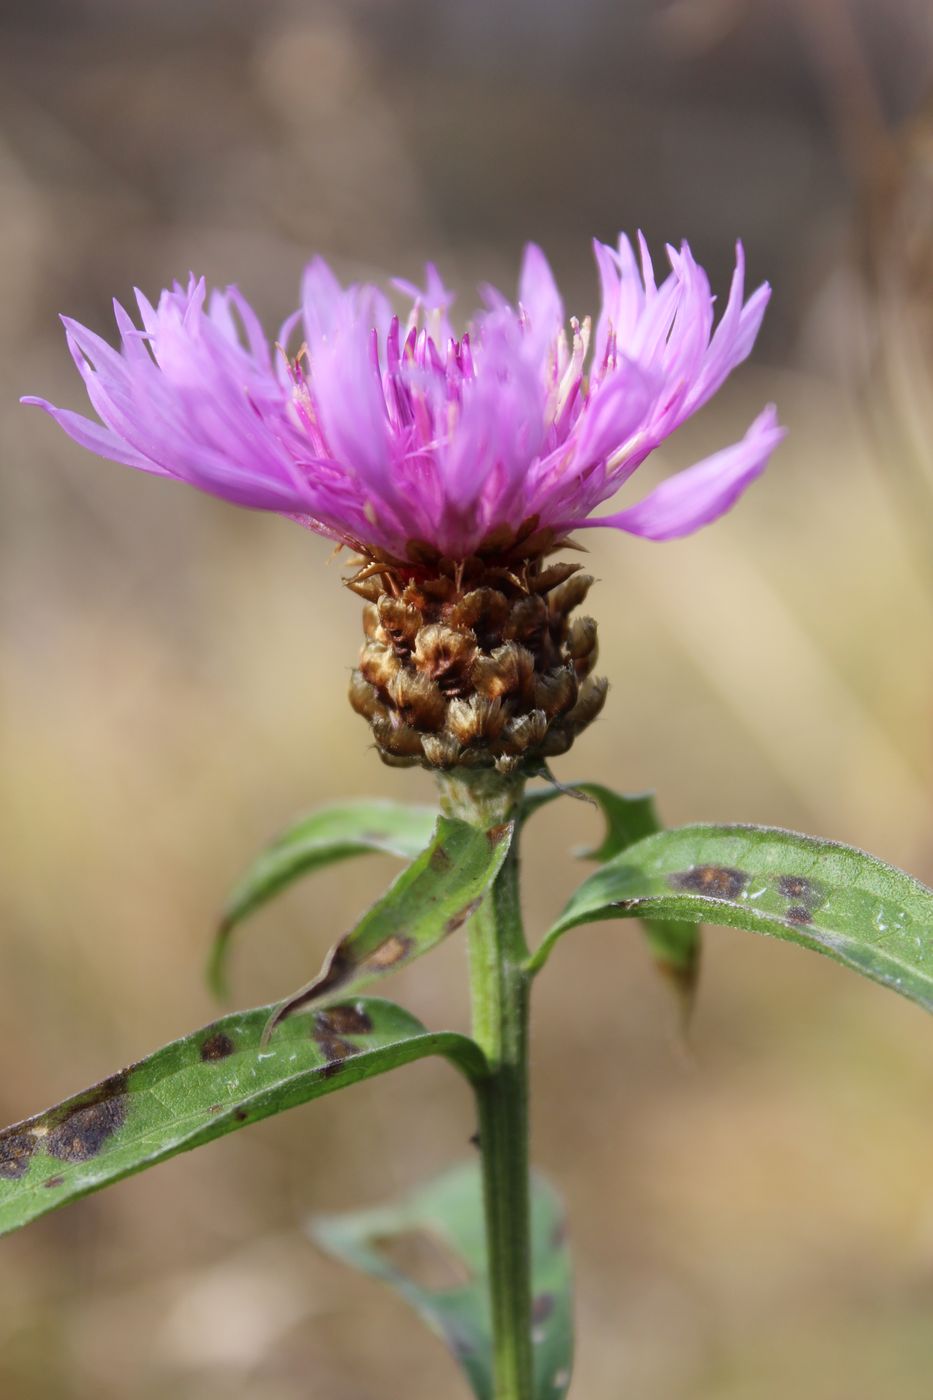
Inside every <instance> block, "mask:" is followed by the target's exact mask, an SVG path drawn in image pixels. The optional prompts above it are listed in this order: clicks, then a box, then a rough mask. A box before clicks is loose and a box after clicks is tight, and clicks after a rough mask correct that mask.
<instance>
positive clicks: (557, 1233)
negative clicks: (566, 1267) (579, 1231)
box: [551, 1215, 567, 1249]
mask: <svg viewBox="0 0 933 1400" xmlns="http://www.w3.org/2000/svg"><path fill="white" fill-rule="evenodd" d="M566 1243H567V1218H566V1216H563V1215H562V1216H561V1218H560V1220H558V1222H557V1224H556V1225H555V1226H554V1229H553V1230H552V1232H551V1248H552V1249H563V1248H564V1246H565V1245H566Z"/></svg>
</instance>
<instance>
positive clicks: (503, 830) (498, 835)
mask: <svg viewBox="0 0 933 1400" xmlns="http://www.w3.org/2000/svg"><path fill="white" fill-rule="evenodd" d="M511 829H512V824H511V822H503V823H502V825H501V826H491V827H490V828H489V830H488V831H487V832H486V840H487V841H488V842H489V844H490V846H498V845H499V842H500V841H504V840H505V838H506V837H507V836H508V834H509V832H510V831H511Z"/></svg>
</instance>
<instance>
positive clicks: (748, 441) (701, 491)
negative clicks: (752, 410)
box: [573, 404, 784, 540]
mask: <svg viewBox="0 0 933 1400" xmlns="http://www.w3.org/2000/svg"><path fill="white" fill-rule="evenodd" d="M783 436H784V429H783V428H781V427H780V426H779V425H778V421H777V410H776V409H775V408H774V405H773V404H771V405H769V406H768V407H767V408H766V409H765V410H764V412H763V413H761V414H759V416H758V417H757V418H756V419H755V421H754V423H753V424H752V425H751V427H750V428H749V430H748V432H747V433H746V434H745V437H744V438H743V439H742V441H741V442H738V443H735V444H734V445H733V446H732V447H727V448H724V449H723V451H721V452H716V453H714V454H713V456H712V457H707V458H706V459H705V460H704V461H702V462H697V464H696V465H695V466H693V467H689V468H688V469H687V470H686V471H682V472H679V473H678V474H677V475H676V476H673V477H671V478H670V479H669V480H667V481H662V482H661V484H660V486H657V487H655V489H654V490H653V491H651V492H650V493H649V494H648V495H647V496H646V497H645V499H644V500H643V501H639V502H638V504H637V505H634V506H630V507H629V508H628V510H622V511H619V512H618V513H617V514H616V515H607V516H603V517H602V518H601V519H598V520H585V521H580V522H579V523H578V524H577V525H575V526H574V527H573V528H574V529H578V528H580V525H587V526H594V525H611V526H613V527H614V528H615V529H617V530H627V531H628V533H629V534H632V535H641V537H642V538H643V539H646V540H675V539H679V538H680V537H681V536H682V535H690V534H692V533H693V532H694V530H699V529H700V528H701V526H703V525H709V524H710V522H711V521H713V520H717V519H718V518H719V516H720V515H724V514H725V512H726V511H727V510H729V509H730V508H731V507H732V506H734V505H735V503H736V501H737V500H738V498H739V497H740V496H741V494H742V492H743V491H744V490H745V488H746V487H747V486H750V485H751V483H752V482H753V481H754V480H755V478H756V477H757V476H760V475H761V473H762V472H763V471H764V469H765V466H766V465H767V462H768V458H769V457H770V456H771V453H772V452H773V451H774V449H775V447H777V445H778V443H779V442H780V441H781V439H782V437H783Z"/></svg>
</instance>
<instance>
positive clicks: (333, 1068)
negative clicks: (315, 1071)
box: [314, 1031, 360, 1079]
mask: <svg viewBox="0 0 933 1400" xmlns="http://www.w3.org/2000/svg"><path fill="white" fill-rule="evenodd" d="M314 1039H315V1040H316V1041H317V1044H318V1048H319V1050H320V1052H321V1054H322V1055H323V1056H324V1058H325V1060H326V1061H327V1063H326V1064H325V1065H324V1066H323V1073H324V1078H325V1079H329V1078H330V1076H331V1075H332V1074H336V1073H337V1071H338V1070H339V1069H340V1066H341V1065H342V1064H343V1062H344V1060H348V1059H349V1058H350V1056H351V1055H358V1054H359V1053H360V1052H359V1049H358V1047H357V1046H356V1045H351V1044H350V1042H349V1040H341V1038H340V1037H339V1036H336V1035H334V1036H331V1035H326V1034H323V1035H322V1034H319V1033H318V1032H317V1031H315V1034H314Z"/></svg>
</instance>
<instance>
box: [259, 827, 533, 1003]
mask: <svg viewBox="0 0 933 1400" xmlns="http://www.w3.org/2000/svg"><path fill="white" fill-rule="evenodd" d="M511 840H512V824H511V823H508V824H506V825H505V826H497V827H492V828H491V829H490V830H489V831H481V830H479V829H478V828H477V827H474V826H470V825H468V824H467V823H466V822H462V821H457V820H454V819H452V818H450V817H439V818H438V822H437V827H436V828H435V832H434V838H433V840H432V841H431V844H430V846H428V848H427V850H425V851H422V853H421V855H420V856H419V857H418V859H417V860H415V861H413V862H412V864H411V865H410V866H409V867H408V868H407V870H403V871H402V873H401V875H399V877H398V879H397V880H396V881H395V883H394V884H393V885H392V886H391V888H390V889H389V891H388V893H387V894H385V895H383V897H382V899H380V900H378V901H377V902H376V903H375V904H374V905H373V907H372V908H371V909H370V910H369V911H368V912H367V913H366V914H364V915H363V917H362V919H361V920H360V922H359V923H358V924H357V925H356V927H355V928H354V929H351V931H350V932H349V933H347V934H344V936H343V938H341V939H340V941H339V942H338V943H336V944H335V945H334V947H333V948H331V950H330V952H329V953H328V955H327V958H326V959H325V961H324V966H323V968H322V969H321V971H320V972H319V973H318V975H317V977H315V978H314V980H313V981H312V982H309V983H308V984H307V986H306V987H302V988H301V989H300V991H298V992H296V993H295V994H294V996H292V997H289V998H288V1000H287V1001H285V1002H283V1004H282V1005H281V1006H280V1007H279V1010H278V1011H277V1012H276V1015H275V1018H274V1020H275V1022H278V1021H280V1020H283V1019H284V1018H285V1017H286V1016H290V1015H291V1014H292V1012H294V1011H297V1010H299V1009H300V1008H301V1007H303V1006H307V1005H308V1004H309V1003H310V1002H318V1003H319V1004H322V1005H323V1004H324V1003H325V1002H327V1001H333V1000H334V999H335V997H340V998H341V999H343V998H345V997H347V996H348V995H351V994H352V993H355V992H357V991H359V990H360V989H361V988H362V987H365V986H368V985H369V984H370V983H371V982H374V981H376V980H377V979H378V978H380V977H385V976H386V975H387V974H388V973H390V972H395V971H396V969H397V968H399V967H403V966H405V965H406V964H407V963H410V962H412V961H413V960H414V959H415V958H419V957H421V955H422V953H427V952H428V951H429V950H430V949H431V948H434V947H435V946H436V945H437V944H438V943H440V942H441V941H442V940H443V939H444V938H447V937H448V935H449V934H451V933H455V932H456V931H457V929H459V928H462V926H463V925H464V924H465V923H466V921H467V919H469V918H470V916H471V915H472V914H474V913H475V912H476V910H477V908H478V907H479V905H480V904H481V903H482V900H483V896H484V894H485V893H486V891H487V890H488V889H489V887H490V885H491V884H492V882H493V880H494V879H495V878H496V875H497V874H498V873H499V869H500V867H501V865H502V862H503V861H504V860H505V857H506V855H507V853H508V849H509V844H510V842H511Z"/></svg>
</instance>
